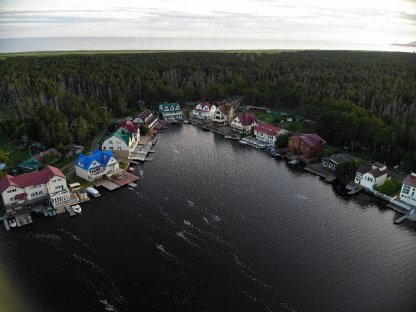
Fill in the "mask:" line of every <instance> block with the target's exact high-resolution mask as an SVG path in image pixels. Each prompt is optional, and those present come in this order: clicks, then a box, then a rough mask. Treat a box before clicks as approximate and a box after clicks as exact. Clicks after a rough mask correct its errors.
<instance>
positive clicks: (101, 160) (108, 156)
mask: <svg viewBox="0 0 416 312" xmlns="http://www.w3.org/2000/svg"><path fill="white" fill-rule="evenodd" d="M118 168H119V163H118V160H117V159H116V158H115V156H114V154H113V152H112V151H111V150H110V151H99V150H96V151H94V152H92V154H91V155H84V154H80V155H79V156H78V158H77V160H76V161H75V172H76V174H77V176H79V177H81V178H83V179H84V180H87V181H94V180H98V179H101V178H102V176H103V175H105V174H107V173H109V172H111V171H114V170H116V169H118Z"/></svg>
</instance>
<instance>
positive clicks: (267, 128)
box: [256, 122, 283, 136]
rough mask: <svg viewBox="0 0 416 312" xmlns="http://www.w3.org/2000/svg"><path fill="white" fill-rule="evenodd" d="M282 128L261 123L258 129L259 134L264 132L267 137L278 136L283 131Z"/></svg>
mask: <svg viewBox="0 0 416 312" xmlns="http://www.w3.org/2000/svg"><path fill="white" fill-rule="evenodd" d="M282 130H283V129H282V128H279V127H275V126H273V125H270V124H267V123H262V122H259V124H258V125H257V127H256V131H257V132H262V133H265V134H267V135H271V136H276V135H277V134H278V133H279V132H280V131H282Z"/></svg>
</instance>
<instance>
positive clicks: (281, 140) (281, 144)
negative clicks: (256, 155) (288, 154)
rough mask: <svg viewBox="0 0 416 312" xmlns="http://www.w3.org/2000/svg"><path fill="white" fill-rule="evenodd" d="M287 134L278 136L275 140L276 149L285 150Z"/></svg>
mask: <svg viewBox="0 0 416 312" xmlns="http://www.w3.org/2000/svg"><path fill="white" fill-rule="evenodd" d="M289 136H290V134H289V133H285V134H281V135H278V136H277V138H276V147H277V148H285V147H287V146H288V144H289Z"/></svg>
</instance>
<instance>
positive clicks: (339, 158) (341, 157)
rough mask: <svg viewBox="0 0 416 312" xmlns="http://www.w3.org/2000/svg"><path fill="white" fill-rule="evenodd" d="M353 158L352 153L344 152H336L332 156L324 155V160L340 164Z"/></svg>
mask: <svg viewBox="0 0 416 312" xmlns="http://www.w3.org/2000/svg"><path fill="white" fill-rule="evenodd" d="M351 159H352V158H351V156H350V155H348V154H342V153H338V154H334V155H332V156H331V157H324V158H323V160H326V161H331V162H333V163H335V164H337V165H338V164H340V163H343V162H346V161H350V160H351Z"/></svg>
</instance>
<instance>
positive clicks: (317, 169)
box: [304, 163, 337, 183]
mask: <svg viewBox="0 0 416 312" xmlns="http://www.w3.org/2000/svg"><path fill="white" fill-rule="evenodd" d="M304 169H305V170H306V171H308V172H310V173H313V174H316V175H318V176H320V177H322V178H324V179H325V181H326V182H328V183H332V182H334V181H335V180H336V178H337V177H336V175H335V174H334V173H333V172H332V170H329V169H326V168H324V167H323V166H322V165H321V164H320V163H317V164H309V165H307V166H306V167H305V168H304Z"/></svg>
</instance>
